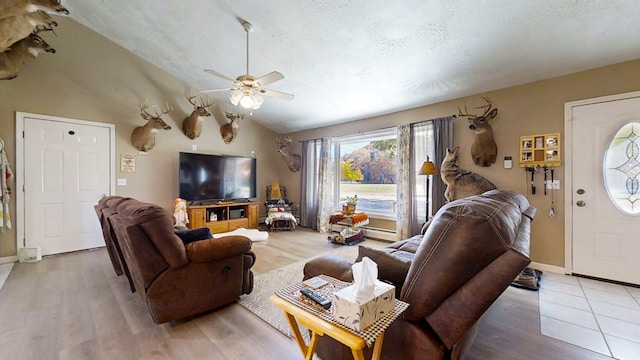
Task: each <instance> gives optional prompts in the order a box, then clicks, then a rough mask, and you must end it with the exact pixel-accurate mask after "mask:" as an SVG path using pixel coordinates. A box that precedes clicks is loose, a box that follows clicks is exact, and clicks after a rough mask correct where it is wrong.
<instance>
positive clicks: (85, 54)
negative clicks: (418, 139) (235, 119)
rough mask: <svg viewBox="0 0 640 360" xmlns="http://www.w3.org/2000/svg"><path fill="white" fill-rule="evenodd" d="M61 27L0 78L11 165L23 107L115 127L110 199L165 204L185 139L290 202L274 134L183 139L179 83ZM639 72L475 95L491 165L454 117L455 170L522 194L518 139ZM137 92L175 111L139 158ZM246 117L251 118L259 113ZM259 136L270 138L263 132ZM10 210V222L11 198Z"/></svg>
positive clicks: (558, 261) (558, 122) (556, 241)
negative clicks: (485, 122) (235, 159)
mask: <svg viewBox="0 0 640 360" xmlns="http://www.w3.org/2000/svg"><path fill="white" fill-rule="evenodd" d="M60 23H61V25H60V27H59V30H56V31H57V33H58V36H57V37H55V36H46V40H47V41H48V42H49V43H50V44H51V45H52V46H54V47H55V48H56V50H57V53H56V54H43V55H41V57H40V58H39V59H37V60H36V61H35V62H34V63H33V64H31V65H29V66H28V67H27V68H25V70H23V72H22V73H20V75H19V77H18V78H17V79H15V80H11V81H0V136H2V138H3V139H4V140H5V142H6V146H7V150H8V155H9V160H10V161H11V163H12V164H13V165H14V168H15V138H14V133H15V112H16V111H25V112H32V113H39V114H46V115H55V116H62V117H70V118H76V119H83V120H91V121H98V122H107V123H114V124H116V136H117V139H116V157H117V158H119V157H120V155H122V154H131V155H136V156H137V157H138V162H137V166H138V168H137V172H136V173H135V174H126V175H125V174H121V173H117V174H116V177H119V178H126V179H127V181H128V185H127V186H126V187H117V189H116V193H117V194H119V195H126V196H134V197H136V198H139V199H141V200H145V201H150V202H155V203H158V204H163V205H165V206H166V207H167V208H170V207H171V205H170V204H171V203H172V201H173V199H174V198H175V197H176V196H177V156H178V152H179V151H190V150H191V145H192V144H197V145H198V152H204V153H217V154H220V153H223V154H235V155H244V156H249V154H250V151H251V150H256V152H257V158H258V190H259V192H258V195H259V197H260V199H264V194H263V193H262V192H263V189H264V188H265V186H266V185H267V184H269V183H271V182H272V181H279V182H280V183H281V184H283V185H285V186H287V188H288V189H289V194H288V195H289V198H291V199H292V200H294V201H298V200H299V198H300V173H291V172H290V171H289V170H288V169H287V167H286V165H285V164H284V161H283V160H282V159H281V158H280V157H279V156H278V155H277V153H276V151H275V146H274V143H273V136H275V134H273V132H271V131H270V130H268V129H266V128H264V127H262V126H260V125H258V124H257V123H255V122H253V121H252V120H250V119H247V120H244V121H243V122H242V123H241V125H240V134H239V136H238V138H237V139H236V140H235V141H234V142H233V143H232V144H230V145H226V144H224V143H223V142H222V140H221V138H220V136H219V135H218V127H219V125H220V124H222V120H223V119H222V118H220V117H218V119H216V120H210V121H209V122H207V123H205V128H204V130H203V134H202V136H201V137H200V138H199V139H196V140H189V139H188V138H187V137H185V136H184V135H183V134H182V132H181V131H180V125H181V124H182V119H183V118H184V117H185V116H186V114H187V113H188V112H190V111H191V106H190V105H189V104H188V103H187V102H186V100H185V99H184V95H183V93H184V91H185V90H186V89H188V85H187V84H185V83H184V82H182V81H180V80H178V79H176V78H175V77H173V76H171V75H170V74H167V73H166V72H164V71H162V70H160V69H158V68H156V67H155V66H153V65H151V64H149V63H148V62H146V61H144V60H142V59H140V58H139V57H137V56H135V55H132V54H131V53H129V52H128V51H126V50H124V49H123V48H121V47H119V46H117V45H115V44H114V43H112V42H110V41H109V40H107V39H105V38H103V37H101V36H100V35H98V34H96V33H94V32H93V31H91V30H89V29H87V28H85V27H83V26H82V25H79V24H77V23H75V22H74V21H72V20H70V19H68V18H61V19H60ZM638 78H640V60H636V61H631V62H626V63H622V64H617V65H612V66H607V67H603V68H599V69H594V70H590V71H585V72H580V73H576V74H572V75H567V76H563V77H558V78H553V79H549V80H544V81H539V82H535V83H531V84H526V85H522V86H517V87H512V88H508V89H502V90H497V91H491V92H487V93H484V95H487V96H489V97H490V98H491V99H492V100H493V103H494V105H495V106H496V107H497V108H498V109H499V114H498V116H497V117H496V118H495V119H494V120H492V125H493V128H494V132H495V135H496V142H497V144H498V163H497V164H495V165H493V166H491V167H490V168H478V167H476V166H475V165H473V163H472V161H471V159H470V156H469V155H468V154H469V149H470V144H471V142H472V134H471V132H470V131H469V130H468V129H467V123H466V120H465V119H462V118H461V119H458V120H456V125H455V139H454V141H455V144H456V145H459V146H460V147H461V152H462V154H463V156H462V158H461V166H462V167H463V168H465V169H468V170H472V171H475V172H478V173H480V174H482V175H484V176H486V177H487V178H489V179H490V180H492V181H493V182H494V183H495V184H496V185H498V186H499V187H501V188H505V189H512V190H515V191H518V192H521V193H523V194H528V191H529V190H528V189H529V180H528V177H527V174H526V173H525V172H524V170H522V169H521V168H520V167H519V166H518V163H517V158H518V142H519V137H520V136H521V135H527V134H536V133H547V132H561V133H563V129H564V103H565V102H568V101H574V100H580V99H586V98H592V97H597V96H604V95H611V94H617V93H624V92H629V91H636V90H639V89H640V85H638V84H637V81H635V79H638ZM479 95H480V94H478V95H476V96H471V97H468V98H462V99H457V100H454V101H448V102H444V103H439V104H434V105H430V106H425V107H420V108H416V109H412V110H407V111H402V112H398V113H395V114H390V115H386V116H380V117H375V118H369V119H364V120H359V121H355V122H351V123H346V124H341V125H336V126H331V127H326V128H321V129H315V130H309V131H303V132H299V133H295V134H290V135H291V136H292V137H293V139H294V146H293V148H292V152H294V153H300V150H301V146H300V143H299V142H298V141H300V140H306V139H312V138H318V137H323V136H335V135H344V134H352V133H357V132H361V131H365V130H370V129H379V128H382V127H387V126H392V125H399V124H405V123H411V122H416V121H422V120H428V119H432V118H436V117H441V116H445V115H451V114H455V113H457V107H458V106H463V105H464V104H465V103H466V104H467V105H468V106H476V105H479V104H480V103H481V102H482V100H481V99H480V97H479ZM144 98H149V99H150V101H151V102H152V103H164V102H169V103H170V104H171V105H172V106H173V107H174V108H175V110H174V112H173V113H171V114H170V115H169V116H165V120H168V122H169V123H170V125H172V126H173V129H172V130H171V131H168V132H161V133H159V134H158V137H157V145H156V147H155V148H154V149H153V150H151V152H150V153H149V154H148V155H138V153H137V150H135V149H134V148H133V146H132V145H131V144H130V141H129V137H130V134H131V131H132V130H133V128H134V127H135V126H139V125H142V124H143V121H142V120H141V119H140V117H139V116H138V110H139V102H140V99H144ZM255 116H259V112H257V113H256V115H255ZM265 133H268V134H270V135H269V136H264V135H265ZM272 135H273V136H272ZM563 147H564V139H563ZM504 156H512V157H513V158H514V168H512V169H509V170H506V169H504V168H503V167H502V158H503V157H504ZM564 161H566V159H564ZM556 177H557V178H559V179H560V180H561V182H562V185H563V187H562V189H561V190H560V191H557V192H556V196H555V200H556V216H555V217H553V218H551V217H549V208H550V202H551V199H550V196H549V195H547V196H546V197H545V196H544V195H543V194H542V191H540V190H541V189H542V175H541V174H539V175H537V178H536V181H537V187H538V189H539V191H538V193H536V195H528V198H529V200H530V202H531V203H532V205H533V206H535V207H536V208H538V214H537V216H536V219H535V221H534V222H533V229H532V233H533V235H532V243H531V249H532V257H533V260H534V261H536V262H539V263H545V264H550V265H556V266H564V238H563V236H564V214H565V212H564V206H565V204H564V166H560V167H559V168H558V169H557V171H556ZM11 210H12V214H13V215H14V218H15V215H16V214H15V199H14V200H12V203H11ZM261 211H264V210H263V209H261ZM15 253H16V250H15V230H11V231H8V232H3V233H0V257H3V256H12V255H15Z"/></svg>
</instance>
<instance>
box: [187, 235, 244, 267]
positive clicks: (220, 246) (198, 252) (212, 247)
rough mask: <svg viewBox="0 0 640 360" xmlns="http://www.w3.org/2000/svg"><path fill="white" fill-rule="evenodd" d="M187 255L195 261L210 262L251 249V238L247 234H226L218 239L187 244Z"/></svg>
mask: <svg viewBox="0 0 640 360" xmlns="http://www.w3.org/2000/svg"><path fill="white" fill-rule="evenodd" d="M186 249H187V257H188V258H189V260H190V261H193V262H209V261H213V260H216V259H223V258H227V257H231V256H234V255H239V254H243V253H246V252H248V251H250V250H251V240H250V239H249V238H247V237H245V236H238V235H232V236H225V237H221V238H218V239H206V240H199V241H194V242H192V243H189V244H187V246H186Z"/></svg>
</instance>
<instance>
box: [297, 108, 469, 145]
mask: <svg viewBox="0 0 640 360" xmlns="http://www.w3.org/2000/svg"><path fill="white" fill-rule="evenodd" d="M447 116H452V117H453V118H454V119H455V118H457V117H458V116H457V115H456V114H453V115H447ZM442 117H446V116H442ZM434 119H438V118H433V119H428V120H420V121H415V122H411V123H408V124H407V125H412V124H417V123H421V122H425V121H431V120H434ZM392 127H398V125H391V126H385V127H381V128H377V129H371V130H367V131H359V132H356V133H353V134H350V135H357V134H364V133H368V132H372V131H379V130H385V129H389V128H392ZM330 137H335V136H330ZM322 139H323V138H321V137H319V138H315V139H306V140H298V142H299V143H302V142H305V141H315V140H322Z"/></svg>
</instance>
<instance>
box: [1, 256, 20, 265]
mask: <svg viewBox="0 0 640 360" xmlns="http://www.w3.org/2000/svg"><path fill="white" fill-rule="evenodd" d="M14 262H18V257H17V256H5V257H0V264H8V263H14Z"/></svg>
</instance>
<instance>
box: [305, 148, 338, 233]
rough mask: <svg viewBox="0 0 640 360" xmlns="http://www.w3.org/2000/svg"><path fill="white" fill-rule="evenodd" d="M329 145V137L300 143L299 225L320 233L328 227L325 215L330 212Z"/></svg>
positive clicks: (327, 215)
mask: <svg viewBox="0 0 640 360" xmlns="http://www.w3.org/2000/svg"><path fill="white" fill-rule="evenodd" d="M330 148H331V141H330V140H329V139H313V140H307V141H303V142H302V169H301V170H302V174H301V178H302V185H301V187H300V190H301V196H300V226H303V227H307V228H310V229H314V230H319V231H320V232H326V231H327V230H328V229H327V227H328V217H329V215H330V213H331V204H330V199H329V198H330V194H331V189H332V186H331V172H330V171H329V169H330V166H331V157H330V155H331V151H330Z"/></svg>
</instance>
